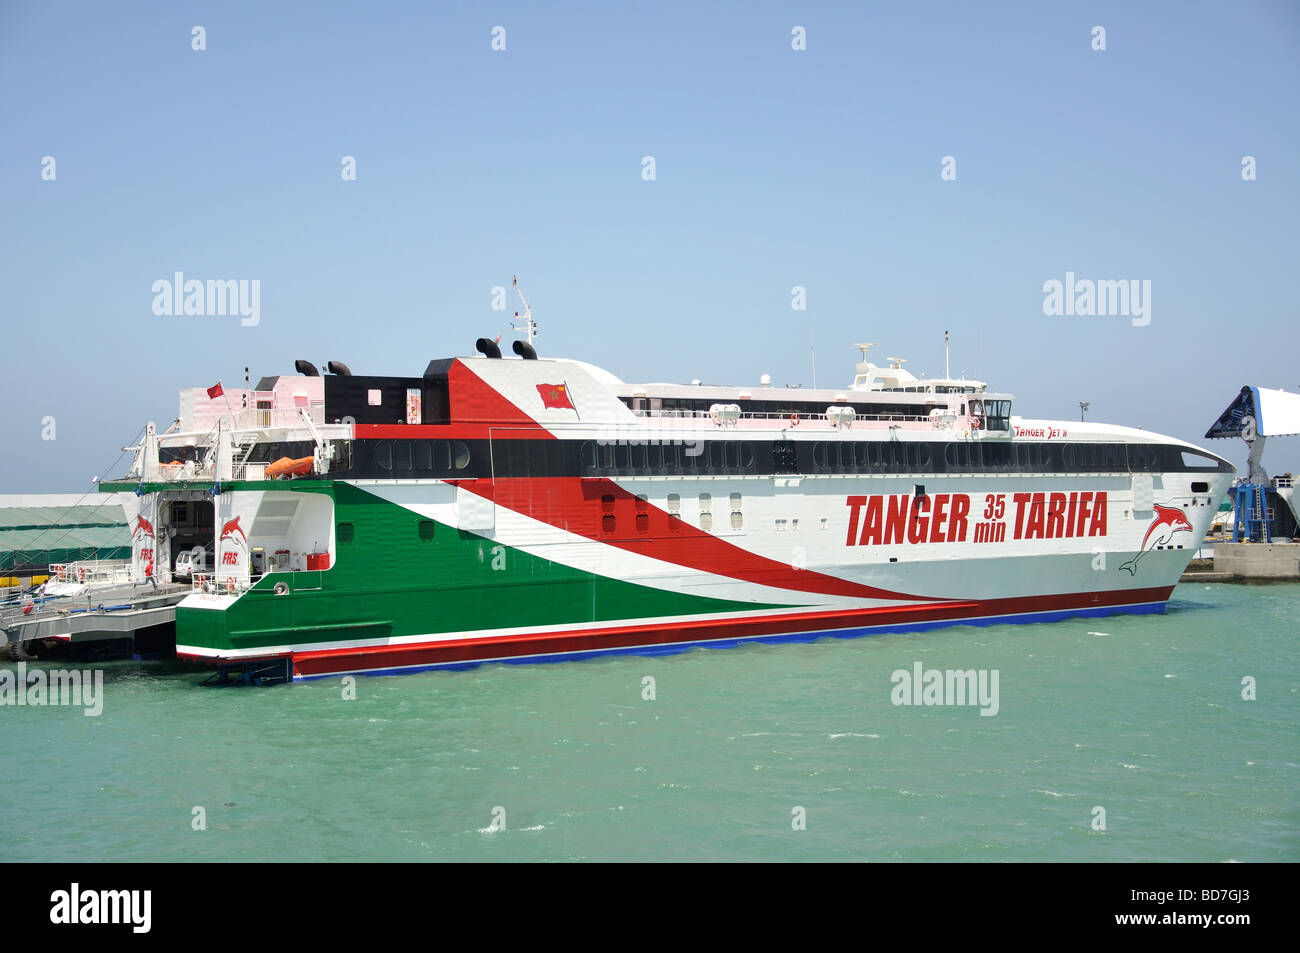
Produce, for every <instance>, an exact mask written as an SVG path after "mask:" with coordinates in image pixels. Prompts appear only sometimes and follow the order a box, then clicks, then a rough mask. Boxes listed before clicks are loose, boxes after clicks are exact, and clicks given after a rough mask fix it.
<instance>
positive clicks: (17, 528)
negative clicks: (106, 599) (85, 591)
mask: <svg viewBox="0 0 1300 953" xmlns="http://www.w3.org/2000/svg"><path fill="white" fill-rule="evenodd" d="M130 555H131V532H130V529H129V528H128V527H127V525H126V514H125V512H124V511H123V510H122V507H121V506H120V505H99V506H63V507H59V506H50V507H26V506H11V507H3V508H0V575H4V574H5V571H6V570H29V569H44V568H45V567H46V566H48V565H49V564H50V563H68V562H76V561H77V560H81V559H126V558H127V557H129V556H130Z"/></svg>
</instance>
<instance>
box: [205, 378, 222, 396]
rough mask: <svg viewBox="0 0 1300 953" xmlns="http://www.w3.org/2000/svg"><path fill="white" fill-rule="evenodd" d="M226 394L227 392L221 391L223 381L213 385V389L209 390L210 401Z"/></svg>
mask: <svg viewBox="0 0 1300 953" xmlns="http://www.w3.org/2000/svg"><path fill="white" fill-rule="evenodd" d="M224 393H225V391H224V390H222V389H221V381H217V382H216V383H215V384H213V385H212V386H211V387H209V388H208V398H209V399H210V400H216V399H217V398H218V397H220V396H221V395H222V394H224Z"/></svg>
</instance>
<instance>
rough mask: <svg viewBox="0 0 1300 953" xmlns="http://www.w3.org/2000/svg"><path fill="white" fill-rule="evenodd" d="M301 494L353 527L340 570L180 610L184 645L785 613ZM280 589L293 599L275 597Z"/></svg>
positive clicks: (375, 504)
mask: <svg viewBox="0 0 1300 953" xmlns="http://www.w3.org/2000/svg"><path fill="white" fill-rule="evenodd" d="M294 489H295V490H298V491H299V492H317V493H325V494H330V495H332V496H333V498H334V505H335V512H334V520H335V523H336V524H341V523H351V524H352V526H353V527H354V535H353V538H352V539H351V540H350V541H346V540H344V539H343V538H342V537H341V536H340V538H339V541H338V544H337V558H336V560H335V564H334V565H333V566H332V567H331V568H330V569H328V570H323V571H320V572H293V573H272V574H269V575H267V576H264V577H263V578H262V579H260V580H259V581H258V582H257V583H256V585H254V586H253V588H251V589H249V590H248V591H247V592H245V593H244V594H243V595H241V596H240V597H239V599H238V600H236V601H235V602H234V603H233V604H231V605H230V606H229V607H228V608H226V609H225V610H213V609H197V608H189V607H185V606H180V607H178V608H177V610H176V642H177V645H178V646H191V647H195V648H205V649H214V650H222V649H236V650H248V649H257V648H266V647H271V646H280V645H286V644H290V645H293V646H295V647H296V648H301V649H309V648H311V647H312V645H313V644H320V643H327V642H340V641H352V640H361V639H383V638H391V637H396V636H406V635H424V634H435V635H436V634H457V633H466V632H475V631H480V630H484V629H501V628H524V627H534V626H563V625H576V624H582V623H589V622H617V621H619V620H622V619H628V620H632V619H647V618H650V619H653V618H657V617H662V616H677V615H697V614H732V613H737V612H754V611H756V610H762V609H779V608H790V606H786V605H781V604H771V603H756V602H742V601H732V600H726V599H714V598H710V597H707V596H696V595H690V594H688V593H682V592H674V591H665V590H663V589H656V588H652V587H650V586H642V585H637V584H636V583H630V582H625V581H623V580H620V579H612V578H608V577H605V576H600V575H598V574H595V573H589V572H585V571H583V570H579V569H573V568H571V567H569V566H564V565H561V564H559V563H555V562H551V561H550V560H547V559H542V558H540V557H537V556H533V555H531V554H529V553H526V552H523V551H522V550H518V549H514V548H511V547H509V546H506V545H504V544H502V543H500V542H497V541H496V540H492V539H486V538H484V537H481V536H477V535H474V534H472V533H469V532H466V531H464V530H458V529H456V528H455V527H452V526H448V525H446V524H443V523H438V522H434V521H430V520H427V519H425V518H424V517H421V516H420V515H418V514H416V513H413V512H411V511H410V510H407V509H405V508H403V507H401V506H398V505H396V504H394V503H390V502H388V501H387V500H384V499H381V498H379V497H377V496H375V495H373V494H371V493H367V492H366V491H365V490H362V489H360V488H358V487H355V486H352V485H350V484H346V483H332V484H331V483H322V484H319V485H316V486H304V485H303V484H298V485H296V486H295V487H294ZM421 524H424V526H423V533H422V532H421V529H422V527H421ZM430 529H431V530H432V532H430ZM280 582H283V583H286V584H287V585H288V586H289V590H290V591H289V594H287V595H283V596H277V595H276V594H275V592H274V587H275V585H276V583H280Z"/></svg>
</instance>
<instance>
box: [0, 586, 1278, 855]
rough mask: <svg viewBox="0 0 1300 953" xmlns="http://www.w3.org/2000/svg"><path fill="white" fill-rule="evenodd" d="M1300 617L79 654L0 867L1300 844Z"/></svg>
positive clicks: (20, 720)
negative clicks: (549, 660) (445, 646)
mask: <svg viewBox="0 0 1300 953" xmlns="http://www.w3.org/2000/svg"><path fill="white" fill-rule="evenodd" d="M1298 619H1300V586H1296V585H1272V586H1233V585H1204V584H1183V585H1180V586H1179V587H1178V588H1177V590H1176V591H1175V593H1174V597H1173V600H1172V602H1171V604H1170V606H1169V609H1168V611H1167V612H1166V613H1165V614H1163V615H1145V616H1112V617H1108V618H1100V619H1081V620H1073V621H1066V622H1053V623H1043V624H1031V625H997V626H988V627H973V626H961V627H953V628H946V629H937V630H933V631H928V632H924V633H912V634H886V635H879V636H873V637H869V638H857V639H824V640H821V641H818V642H814V643H807V644H783V645H747V646H744V647H741V648H734V649H726V650H720V649H714V650H710V649H694V650H691V651H689V652H686V653H683V654H680V655H673V656H667V657H660V658H642V657H610V658H604V659H598V660H593V661H584V662H569V663H563V664H548V665H502V664H494V665H488V666H484V667H481V668H478V669H474V670H471V671H464V672H428V673H422V674H412V675H404V676H396V677H364V676H363V677H358V678H356V679H355V680H353V682H348V681H344V680H342V679H338V678H332V679H325V680H321V681H313V682H308V683H302V684H296V685H287V686H279V687H275V688H255V687H245V686H238V687H204V686H200V685H199V684H198V683H199V682H200V681H201V679H202V674H201V673H199V672H198V671H197V670H194V669H190V668H187V667H184V666H178V665H176V664H174V663H168V664H165V665H160V664H150V663H112V664H109V665H101V666H94V667H92V666H81V667H78V668H79V669H80V670H82V671H84V672H90V671H91V670H92V669H93V670H97V671H102V672H103V697H102V704H103V707H102V712H101V713H100V714H98V715H93V714H92V715H87V714H85V710H84V709H83V708H78V707H72V706H63V707H55V706H49V705H46V706H40V707H32V706H22V707H18V706H14V705H4V706H2V707H0V764H3V765H4V768H3V770H4V773H5V777H4V781H3V783H2V784H0V860H4V861H105V860H118V861H145V860H148V861H215V860H310V861H348V860H431V861H481V860H525V861H557V860H661V861H668V860H687V861H690V860H797V861H815V860H836V861H951V860H956V861H963V860H970V861H1055V860H1079V861H1269V860H1273V861H1277V860H1281V861H1294V860H1300V796H1298V795H1297V792H1298V791H1300V750H1298V749H1300V745H1298V744H1297V740H1298V737H1300V735H1298V732H1297V729H1298V728H1300V664H1298V663H1300V646H1298V644H1297V630H1298V628H1300V626H1298V625H1297V620H1298ZM42 665H43V667H50V668H53V667H60V666H58V665H57V663H48V665H45V664H44V663H42ZM12 667H13V666H10V668H12ZM62 667H65V668H66V666H62ZM932 672H933V673H937V677H938V678H939V679H940V680H941V681H940V683H938V684H935V683H933V680H932V679H931V676H930V675H929V674H928V673H932ZM950 672H956V673H972V674H973V675H974V676H976V677H977V678H983V682H982V683H980V684H982V685H983V687H984V690H985V696H986V697H985V701H987V700H988V699H987V696H988V695H989V694H990V691H991V689H992V688H993V686H996V711H993V708H994V706H993V705H991V704H987V703H981V701H980V698H979V697H972V696H971V695H969V694H968V695H967V697H965V698H958V697H957V696H956V694H955V693H954V692H953V690H952V689H953V688H954V686H957V685H959V684H961V683H962V679H963V678H964V677H965V676H961V675H959V676H958V677H957V679H956V680H954V679H953V678H950V677H948V673H950ZM918 674H919V676H920V679H919V682H918V683H917V684H915V685H913V684H912V683H913V682H916V681H917V678H916V676H917V675H918ZM927 680H930V681H931V684H930V687H931V688H932V689H933V690H932V691H930V692H928V693H927V692H926V691H925V684H926V682H927ZM971 684H975V682H971ZM904 688H906V689H907V691H906V692H905V691H904ZM913 689H915V691H913ZM352 695H355V697H350V696H352ZM927 695H928V697H927ZM974 696H978V691H977V692H975V693H974ZM927 701H928V702H930V703H929V704H927V703H926V702H927ZM904 702H907V703H904ZM936 702H943V704H940V703H936ZM959 702H960V703H959ZM982 712H983V713H982Z"/></svg>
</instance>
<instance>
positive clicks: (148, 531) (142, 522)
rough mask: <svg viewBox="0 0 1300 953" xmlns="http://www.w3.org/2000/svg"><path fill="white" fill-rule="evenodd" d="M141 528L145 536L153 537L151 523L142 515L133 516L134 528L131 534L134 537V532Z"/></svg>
mask: <svg viewBox="0 0 1300 953" xmlns="http://www.w3.org/2000/svg"><path fill="white" fill-rule="evenodd" d="M142 530H143V531H144V534H145V535H146V536H148V537H150V538H153V523H150V522H149V521H148V520H147V519H145V518H144V517H143V516H137V517H136V518H135V529H133V530H132V531H131V536H132V537H133V538H134V536H135V534H136V533H139V532H141V531H142Z"/></svg>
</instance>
